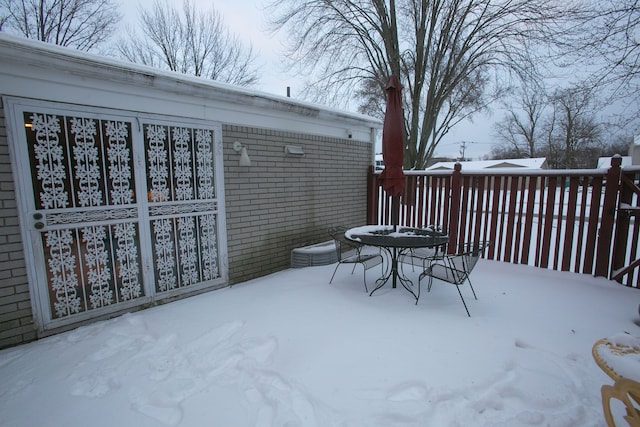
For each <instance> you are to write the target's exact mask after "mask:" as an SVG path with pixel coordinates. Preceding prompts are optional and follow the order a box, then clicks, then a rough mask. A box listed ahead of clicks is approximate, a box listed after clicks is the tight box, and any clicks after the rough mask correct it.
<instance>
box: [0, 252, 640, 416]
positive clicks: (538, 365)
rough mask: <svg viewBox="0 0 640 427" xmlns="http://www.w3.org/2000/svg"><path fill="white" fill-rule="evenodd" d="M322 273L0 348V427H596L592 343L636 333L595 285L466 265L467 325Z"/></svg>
mask: <svg viewBox="0 0 640 427" xmlns="http://www.w3.org/2000/svg"><path fill="white" fill-rule="evenodd" d="M333 268H334V266H332V265H329V266H322V267H307V268H301V269H295V270H287V271H283V272H280V273H276V274H272V275H270V276H267V277H264V278H260V279H257V280H253V281H250V282H246V283H243V284H239V285H236V286H233V287H231V288H226V289H222V290H218V291H213V292H209V293H206V294H203V295H199V296H196V297H192V298H189V299H185V300H182V301H178V302H174V303H171V304H167V305H162V306H158V307H155V308H151V309H148V310H145V311H142V312H137V313H133V314H127V315H124V316H122V317H119V318H116V319H112V320H108V321H104V322H99V323H95V324H92V325H90V326H86V327H82V328H79V329H76V330H73V331H70V332H67V333H63V334H59V335H56V336H52V337H49V338H46V339H42V340H40V341H37V342H33V343H30V344H26V345H23V346H20V347H15V348H10V349H6V350H3V351H0V378H1V381H0V426H11V427H22V426H24V427H33V426H65V427H74V426H78V427H80V426H82V427H84V426H88V425H91V426H93V427H99V426H110V427H111V426H136V427H146V426H165V425H166V426H194V427H204V426H223V427H242V426H256V427H267V426H275V427H280V426H282V427H284V426H287V427H294V426H318V427H327V426H340V427H352V426H362V427H365V426H366V427H375V426H380V427H383V426H384V427H389V426H458V425H459V426H470V425H472V426H542V425H544V426H578V425H579V426H602V425H604V419H603V416H602V409H601V401H600V387H601V385H602V384H605V383H609V384H610V383H611V382H612V381H611V380H610V379H609V378H608V377H607V376H606V375H605V374H604V373H603V372H602V371H601V370H600V369H599V368H598V366H597V365H596V364H595V362H594V361H593V359H592V357H591V348H592V345H593V343H594V342H595V341H596V340H598V339H599V338H602V337H607V336H611V335H614V334H616V333H620V332H628V333H630V334H632V335H640V328H639V327H638V325H637V324H636V322H638V304H639V303H640V290H637V289H629V288H625V287H623V286H621V285H618V284H617V283H615V282H610V281H608V280H604V279H602V278H593V277H590V276H585V275H578V274H572V273H559V272H555V271H549V270H543V269H537V268H534V267H529V266H518V265H511V264H506V263H499V262H493V261H486V260H481V261H480V262H479V264H478V266H477V267H476V269H475V270H474V272H473V274H472V280H473V283H474V287H475V289H476V292H477V294H478V300H477V301H475V300H473V296H472V295H471V291H470V289H469V288H468V286H465V287H464V288H463V289H462V291H463V293H464V295H465V297H466V300H467V304H468V305H469V310H470V312H471V316H472V317H471V318H469V317H467V316H466V313H465V311H464V307H463V306H462V303H461V302H460V299H459V297H458V294H457V292H456V290H455V289H454V288H453V287H452V286H451V285H448V284H444V283H442V282H435V283H434V288H433V289H432V291H431V292H430V293H427V292H426V289H425V290H424V291H425V292H423V293H422V296H421V299H420V302H419V304H418V305H417V306H416V305H414V301H413V297H412V296H411V295H410V294H409V293H408V292H406V291H405V290H404V289H403V288H401V287H399V288H397V289H392V288H391V287H390V286H386V287H384V288H382V289H381V290H379V291H378V292H377V293H376V294H374V295H373V296H372V297H369V296H368V295H367V294H366V293H365V292H364V287H363V284H362V273H361V272H360V271H357V272H356V274H355V275H353V276H352V275H350V267H348V266H342V267H341V268H340V269H339V270H338V273H337V275H336V278H335V279H334V283H333V284H332V285H329V284H328V281H329V278H330V277H331V273H332V271H333ZM373 272H375V270H369V271H368V277H369V278H370V281H372V280H373V277H374V274H372V273H373ZM410 277H412V278H413V279H414V280H415V279H417V272H415V273H410ZM423 285H425V284H424V283H423Z"/></svg>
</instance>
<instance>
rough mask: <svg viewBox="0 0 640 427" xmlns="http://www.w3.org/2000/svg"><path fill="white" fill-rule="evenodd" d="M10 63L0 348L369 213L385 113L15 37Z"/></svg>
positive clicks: (190, 282) (3, 111)
mask: <svg viewBox="0 0 640 427" xmlns="http://www.w3.org/2000/svg"><path fill="white" fill-rule="evenodd" d="M0 57H1V58H2V61H0V96H1V97H2V98H1V99H2V104H1V106H0V164H1V168H2V169H1V171H2V173H1V174H0V218H1V220H2V228H1V231H0V243H1V244H2V245H0V347H4V346H9V345H13V344H18V343H21V342H25V341H28V340H32V339H35V338H36V337H38V336H44V335H48V334H51V333H55V332H56V331H60V330H63V329H67V328H71V327H75V326H77V325H79V324H82V323H86V322H90V321H93V320H95V319H101V318H106V317H110V316H114V315H116V314H118V313H122V312H125V311H128V310H133V309H139V308H144V307H148V306H151V305H154V304H157V303H158V302H164V301H169V300H172V299H176V298H182V297H185V296H188V295H192V294H194V293H197V292H203V291H206V290H211V289H215V288H220V287H224V286H228V285H230V284H233V283H237V282H241V281H245V280H247V279H251V278H255V277H259V276H262V275H266V274H268V273H271V272H274V271H278V270H282V269H285V268H288V267H289V262H290V254H291V250H292V249H293V248H295V247H299V246H303V245H306V244H310V243H317V242H321V241H325V240H327V239H328V235H327V232H326V230H327V228H328V227H329V226H331V225H337V224H345V225H356V224H364V223H365V222H366V194H367V173H368V170H369V166H370V165H371V164H372V162H373V159H374V142H375V140H376V134H377V132H378V130H379V129H380V128H381V122H380V121H379V120H377V119H373V118H369V117H366V116H362V115H358V114H352V113H347V112H341V111H337V110H332V109H329V108H324V107H320V106H317V105H313V104H309V103H303V102H297V101H294V100H292V99H290V98H285V97H278V96H274V95H269V94H264V93H258V92H255V91H251V90H248V89H244V88H238V87H233V86H230V85H226V84H221V83H216V82H214V81H211V80H207V79H203V78H197V77H192V76H186V75H181V74H177V73H172V72H167V71H161V70H157V69H153V68H149V67H144V66H139V65H134V64H130V63H125V62H120V61H115V60H111V59H106V58H102V57H98V56H94V55H89V54H86V53H83V52H78V51H75V50H70V49H66V48H62V47H59V46H55V45H51V44H44V43H40V42H36V41H33V40H27V39H23V38H16V37H12V36H8V35H6V34H3V33H0ZM236 149H237V151H236ZM249 158H250V166H248V164H249Z"/></svg>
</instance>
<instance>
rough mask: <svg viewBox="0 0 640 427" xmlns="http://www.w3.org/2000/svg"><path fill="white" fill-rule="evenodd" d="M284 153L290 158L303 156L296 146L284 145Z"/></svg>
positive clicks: (300, 149) (301, 150) (300, 148)
mask: <svg viewBox="0 0 640 427" xmlns="http://www.w3.org/2000/svg"><path fill="white" fill-rule="evenodd" d="M284 152H285V154H288V155H290V156H304V150H303V149H302V147H300V146H298V145H285V146H284Z"/></svg>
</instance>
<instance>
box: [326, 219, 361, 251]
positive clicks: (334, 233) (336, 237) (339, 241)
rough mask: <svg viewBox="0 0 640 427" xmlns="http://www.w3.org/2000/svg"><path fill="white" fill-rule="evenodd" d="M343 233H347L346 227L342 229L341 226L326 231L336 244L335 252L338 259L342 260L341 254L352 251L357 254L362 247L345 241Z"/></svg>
mask: <svg viewBox="0 0 640 427" xmlns="http://www.w3.org/2000/svg"><path fill="white" fill-rule="evenodd" d="M345 231H347V227H344V226H341V225H339V226H335V227H331V228H329V230H328V232H329V236H331V238H332V239H333V241H334V242H335V244H336V252H337V254H338V259H342V254H343V253H344V252H348V251H351V250H354V249H355V250H356V251H357V252H360V248H361V247H362V245H361V244H359V243H357V242H354V241H352V240H349V239H347V238H346V237H345V236H344V233H345Z"/></svg>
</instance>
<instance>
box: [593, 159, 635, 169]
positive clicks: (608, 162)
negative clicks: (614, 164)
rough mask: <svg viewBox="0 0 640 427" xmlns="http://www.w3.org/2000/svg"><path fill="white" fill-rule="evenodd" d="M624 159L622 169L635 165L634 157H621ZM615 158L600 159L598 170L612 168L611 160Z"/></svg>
mask: <svg viewBox="0 0 640 427" xmlns="http://www.w3.org/2000/svg"><path fill="white" fill-rule="evenodd" d="M620 157H621V158H622V164H621V166H622V167H625V166H632V165H633V157H631V156H620ZM612 158H613V157H600V158H598V169H602V168H604V169H608V168H609V167H610V166H611V159H612Z"/></svg>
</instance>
